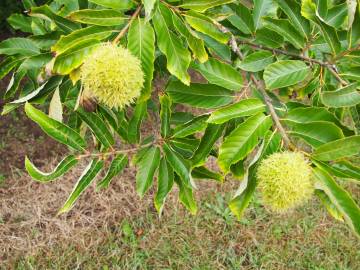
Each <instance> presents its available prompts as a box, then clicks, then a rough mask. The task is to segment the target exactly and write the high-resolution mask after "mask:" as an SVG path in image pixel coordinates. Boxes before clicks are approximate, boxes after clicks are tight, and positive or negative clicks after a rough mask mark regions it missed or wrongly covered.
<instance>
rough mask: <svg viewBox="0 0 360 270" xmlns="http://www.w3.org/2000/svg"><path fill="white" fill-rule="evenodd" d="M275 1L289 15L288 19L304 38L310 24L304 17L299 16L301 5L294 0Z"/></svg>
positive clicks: (308, 31)
mask: <svg viewBox="0 0 360 270" xmlns="http://www.w3.org/2000/svg"><path fill="white" fill-rule="evenodd" d="M276 3H277V4H278V5H279V7H280V8H281V9H282V11H284V13H285V14H286V15H287V16H288V17H289V20H290V21H291V23H292V24H293V25H294V27H295V28H296V29H297V30H298V31H299V33H300V34H301V35H302V36H303V37H304V38H306V37H307V36H308V34H309V33H310V25H309V22H308V21H307V20H305V18H304V17H302V16H301V13H300V11H301V7H300V6H299V4H298V3H297V2H296V1H293V0H276Z"/></svg>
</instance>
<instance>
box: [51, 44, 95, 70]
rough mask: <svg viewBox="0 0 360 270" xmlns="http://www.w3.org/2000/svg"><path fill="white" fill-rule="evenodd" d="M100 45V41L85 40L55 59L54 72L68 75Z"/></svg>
mask: <svg viewBox="0 0 360 270" xmlns="http://www.w3.org/2000/svg"><path fill="white" fill-rule="evenodd" d="M99 45H100V42H99V40H96V39H90V40H84V41H81V42H79V43H78V44H76V45H75V46H73V47H71V48H69V49H68V50H66V51H65V52H63V53H62V54H60V55H58V56H57V57H56V58H55V62H54V67H53V72H55V73H57V74H61V75H67V74H69V73H70V72H71V71H73V70H74V69H76V68H78V67H79V66H81V64H82V63H83V61H84V59H85V58H86V57H87V56H88V55H89V54H91V53H92V52H93V51H94V50H95V49H96V48H97V47H98V46H99Z"/></svg>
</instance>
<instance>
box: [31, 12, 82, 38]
mask: <svg viewBox="0 0 360 270" xmlns="http://www.w3.org/2000/svg"><path fill="white" fill-rule="evenodd" d="M29 15H30V16H33V17H38V18H40V19H45V20H47V21H50V22H54V23H55V24H56V26H57V27H59V29H60V30H62V31H64V32H65V33H68V34H70V33H71V32H73V31H75V30H78V29H80V28H81V27H80V25H79V24H77V23H74V22H72V21H70V20H68V19H65V18H64V17H61V16H60V15H57V14H56V13H54V12H53V11H52V10H51V8H50V7H49V6H48V5H44V6H40V7H32V8H31V12H30V14H29Z"/></svg>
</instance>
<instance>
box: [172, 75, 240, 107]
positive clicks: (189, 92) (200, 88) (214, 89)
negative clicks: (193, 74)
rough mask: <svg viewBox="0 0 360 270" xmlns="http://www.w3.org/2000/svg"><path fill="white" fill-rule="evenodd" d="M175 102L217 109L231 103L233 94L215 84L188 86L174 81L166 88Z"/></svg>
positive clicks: (193, 84)
mask: <svg viewBox="0 0 360 270" xmlns="http://www.w3.org/2000/svg"><path fill="white" fill-rule="evenodd" d="M166 92H167V93H168V94H169V96H170V97H171V99H172V100H173V102H176V103H184V104H188V105H191V106H193V107H197V108H205V109H211V108H217V107H221V106H224V105H227V104H229V103H231V101H232V100H233V92H232V91H229V90H227V89H225V88H221V87H219V86H216V85H213V84H200V83H192V84H191V85H190V86H186V85H184V84H182V83H181V82H177V81H172V82H171V83H170V84H169V85H168V86H167V88H166Z"/></svg>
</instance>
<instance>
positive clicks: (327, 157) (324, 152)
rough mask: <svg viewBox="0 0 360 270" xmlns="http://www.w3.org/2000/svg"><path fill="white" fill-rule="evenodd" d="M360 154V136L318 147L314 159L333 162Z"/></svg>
mask: <svg viewBox="0 0 360 270" xmlns="http://www.w3.org/2000/svg"><path fill="white" fill-rule="evenodd" d="M359 153H360V136H350V137H346V138H343V139H339V140H336V141H332V142H329V143H326V144H323V145H322V146H320V147H318V148H317V149H316V150H315V152H314V153H313V154H312V157H313V158H314V159H317V160H321V161H331V160H336V159H340V158H344V157H349V156H353V155H357V154H359Z"/></svg>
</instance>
